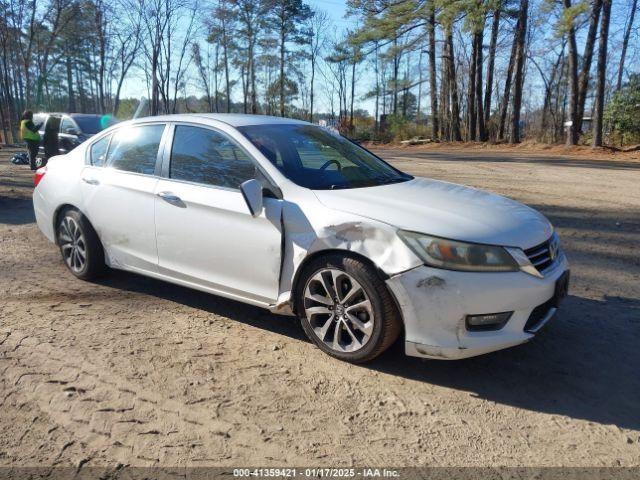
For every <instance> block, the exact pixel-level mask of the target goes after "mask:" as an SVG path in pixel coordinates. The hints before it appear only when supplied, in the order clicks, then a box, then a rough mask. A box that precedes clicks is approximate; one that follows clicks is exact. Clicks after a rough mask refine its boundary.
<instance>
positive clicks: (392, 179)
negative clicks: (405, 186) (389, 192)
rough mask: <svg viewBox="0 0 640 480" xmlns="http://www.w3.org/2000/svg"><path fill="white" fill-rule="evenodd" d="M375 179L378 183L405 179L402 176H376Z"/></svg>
mask: <svg viewBox="0 0 640 480" xmlns="http://www.w3.org/2000/svg"><path fill="white" fill-rule="evenodd" d="M375 180H376V181H377V182H379V183H378V185H389V184H390V183H398V182H404V181H405V179H404V178H402V177H376V178H375Z"/></svg>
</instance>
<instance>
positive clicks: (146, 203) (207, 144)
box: [33, 114, 569, 362]
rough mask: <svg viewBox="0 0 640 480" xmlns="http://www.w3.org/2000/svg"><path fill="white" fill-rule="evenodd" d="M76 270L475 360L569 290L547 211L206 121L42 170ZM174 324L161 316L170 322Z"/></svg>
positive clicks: (527, 333)
mask: <svg viewBox="0 0 640 480" xmlns="http://www.w3.org/2000/svg"><path fill="white" fill-rule="evenodd" d="M35 183H36V188H35V190H34V193H33V203H34V209H35V215H36V220H37V223H38V226H39V227H40V230H41V231H42V232H43V233H44V234H45V235H46V237H47V238H48V239H49V240H51V241H52V242H55V243H56V244H57V245H58V247H59V249H60V252H61V254H62V258H63V259H64V261H65V263H66V265H67V267H68V268H69V270H70V271H71V273H73V274H74V275H75V276H77V277H78V278H81V279H91V278H93V277H95V276H96V275H98V274H99V273H100V272H102V271H103V270H104V269H105V266H106V265H108V266H110V267H112V268H118V269H123V270H128V271H132V272H136V273H140V274H143V275H148V276H150V277H155V278H158V279H161V280H165V281H168V282H172V283H176V284H178V285H183V286H187V287H191V288H196V289H199V290H202V291H205V292H209V293H213V294H217V295H221V296H224V297H228V298H232V299H235V300H238V301H241V302H246V303H249V304H252V305H256V306H260V307H264V308H268V309H270V310H271V311H273V312H276V313H288V314H291V313H294V314H296V315H298V316H299V317H300V320H301V322H302V327H303V328H304V330H305V332H306V333H307V335H308V336H309V338H310V339H311V340H312V341H313V342H314V343H315V344H316V345H317V346H318V347H319V348H320V349H322V350H323V351H324V352H326V353H328V354H330V355H332V356H334V357H337V358H340V359H342V360H348V361H351V362H363V361H367V360H371V359H372V358H375V357H376V356H377V355H379V354H380V353H382V352H383V351H384V350H385V349H386V348H387V347H389V346H390V345H391V344H392V343H393V342H394V341H395V340H396V338H398V337H399V336H400V335H404V343H405V350H406V353H407V354H408V355H413V356H418V357H427V358H438V359H458V358H465V357H471V356H474V355H480V354H483V353H487V352H491V351H494V350H499V349H502V348H507V347H511V346H513V345H518V344H520V343H524V342H526V341H528V340H530V339H531V338H533V337H534V335H535V334H536V332H538V330H539V329H540V328H541V327H542V326H543V325H544V324H545V323H546V322H547V321H549V320H550V319H551V318H552V317H553V315H554V314H555V312H556V310H557V308H558V307H559V305H560V302H561V301H562V299H563V298H564V297H565V296H566V295H567V288H568V282H569V270H568V264H567V260H566V258H565V255H564V253H563V252H562V250H561V249H560V243H559V239H558V235H557V234H556V232H555V231H554V228H553V226H552V225H551V223H550V222H549V221H548V220H547V219H546V218H545V217H544V216H543V215H542V214H540V213H539V212H537V211H535V210H533V209H532V208H529V207H527V206H525V205H523V204H521V203H518V202H516V201H514V200H510V199H507V198H505V197H502V196H500V195H496V194H494V193H489V192H483V191H481V190H477V189H474V188H470V187H465V186H463V185H455V184H452V183H447V182H441V181H437V180H432V179H428V178H415V177H412V176H411V175H408V174H406V173H403V172H401V171H399V170H398V169H396V168H394V167H393V166H391V165H389V164H388V163H386V162H384V161H383V160H382V159H380V158H378V157H377V156H375V155H374V154H372V153H371V152H369V151H367V150H365V149H364V148H362V147H360V146H358V145H356V144H354V143H352V142H350V141H349V140H348V139H346V138H344V137H341V136H339V135H336V134H334V133H331V132H329V131H328V130H326V129H324V128H321V127H318V126H315V125H311V124H309V123H307V122H301V121H296V120H291V119H286V118H275V117H267V116H259V115H231V114H198V115H195V114H194V115H170V116H162V117H148V118H142V119H137V120H133V121H131V122H124V123H121V124H118V125H116V126H115V127H113V128H110V129H108V130H106V131H104V132H102V133H100V134H99V135H96V137H95V138H94V139H91V140H90V141H88V142H86V144H84V145H82V146H81V147H80V148H77V149H76V150H74V151H73V152H71V153H70V154H68V155H65V156H60V157H54V158H52V159H51V161H50V163H49V165H47V167H44V168H41V169H39V170H37V172H36V176H35ZM159 321H161V320H159Z"/></svg>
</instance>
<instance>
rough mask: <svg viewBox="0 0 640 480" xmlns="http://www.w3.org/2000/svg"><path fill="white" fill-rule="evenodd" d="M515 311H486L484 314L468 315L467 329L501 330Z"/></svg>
mask: <svg viewBox="0 0 640 480" xmlns="http://www.w3.org/2000/svg"><path fill="white" fill-rule="evenodd" d="M511 315H513V312H501V313H485V314H483V315H467V316H466V317H465V325H466V327H467V330H470V331H472V332H483V331H487V330H500V329H501V328H502V327H504V326H505V325H506V324H507V322H508V321H509V319H510V318H511Z"/></svg>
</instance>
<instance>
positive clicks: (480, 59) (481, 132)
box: [475, 29, 487, 142]
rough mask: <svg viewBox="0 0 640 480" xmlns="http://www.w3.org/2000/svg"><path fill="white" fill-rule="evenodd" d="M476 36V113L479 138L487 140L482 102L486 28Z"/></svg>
mask: <svg viewBox="0 0 640 480" xmlns="http://www.w3.org/2000/svg"><path fill="white" fill-rule="evenodd" d="M475 37H476V42H477V44H478V46H477V48H476V54H477V56H478V58H477V60H476V102H477V106H476V115H477V116H478V140H480V141H481V142H486V141H487V129H486V126H485V123H484V108H483V104H482V64H483V63H484V52H483V50H482V39H483V37H484V29H483V31H481V32H477V33H476V34H475Z"/></svg>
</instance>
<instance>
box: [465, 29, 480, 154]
mask: <svg viewBox="0 0 640 480" xmlns="http://www.w3.org/2000/svg"><path fill="white" fill-rule="evenodd" d="M477 60H478V42H477V41H476V35H475V33H474V34H473V36H472V41H471V62H470V64H469V85H468V93H467V139H468V140H469V141H472V142H474V141H475V140H476V120H477V117H476V73H477V70H478V68H477V66H476V62H477Z"/></svg>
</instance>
